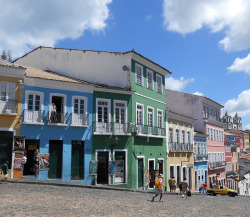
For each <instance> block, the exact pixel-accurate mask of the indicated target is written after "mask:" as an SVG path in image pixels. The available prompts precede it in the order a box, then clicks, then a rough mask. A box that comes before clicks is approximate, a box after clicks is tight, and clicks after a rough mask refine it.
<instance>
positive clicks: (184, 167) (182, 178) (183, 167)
mask: <svg viewBox="0 0 250 217" xmlns="http://www.w3.org/2000/svg"><path fill="white" fill-rule="evenodd" d="M181 169H182V174H181V180H182V181H184V177H183V169H185V171H186V181H188V174H187V171H188V170H187V166H182V167H181Z"/></svg>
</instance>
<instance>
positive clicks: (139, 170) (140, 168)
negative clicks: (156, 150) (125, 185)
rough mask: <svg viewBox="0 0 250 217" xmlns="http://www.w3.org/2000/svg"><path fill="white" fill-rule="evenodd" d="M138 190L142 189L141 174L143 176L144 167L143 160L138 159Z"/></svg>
mask: <svg viewBox="0 0 250 217" xmlns="http://www.w3.org/2000/svg"><path fill="white" fill-rule="evenodd" d="M137 160H138V171H137V173H138V180H137V181H138V188H143V174H144V167H143V158H138V159H137Z"/></svg>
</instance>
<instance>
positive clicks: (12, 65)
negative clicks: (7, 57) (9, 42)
mask: <svg viewBox="0 0 250 217" xmlns="http://www.w3.org/2000/svg"><path fill="white" fill-rule="evenodd" d="M0 66H7V67H13V68H21V69H25V68H24V67H22V66H19V65H16V64H14V63H10V62H7V61H4V60H0Z"/></svg>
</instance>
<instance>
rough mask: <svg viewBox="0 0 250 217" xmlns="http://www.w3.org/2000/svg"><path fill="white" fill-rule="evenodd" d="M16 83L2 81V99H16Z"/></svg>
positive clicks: (0, 97)
mask: <svg viewBox="0 0 250 217" xmlns="http://www.w3.org/2000/svg"><path fill="white" fill-rule="evenodd" d="M15 89H16V85H15V84H14V83H7V82H0V100H2V101H6V100H8V99H11V100H14V99H15Z"/></svg>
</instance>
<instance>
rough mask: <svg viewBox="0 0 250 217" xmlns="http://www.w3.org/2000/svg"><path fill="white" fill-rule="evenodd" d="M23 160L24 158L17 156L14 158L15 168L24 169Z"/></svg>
mask: <svg viewBox="0 0 250 217" xmlns="http://www.w3.org/2000/svg"><path fill="white" fill-rule="evenodd" d="M22 160H23V158H15V159H14V170H17V171H23V164H22Z"/></svg>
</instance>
